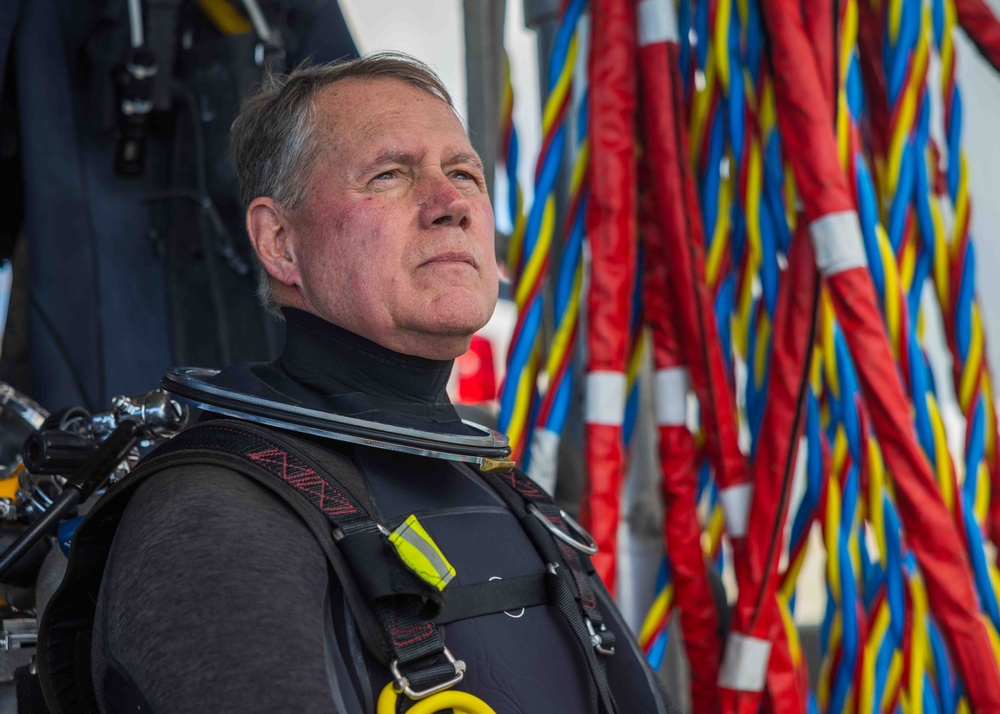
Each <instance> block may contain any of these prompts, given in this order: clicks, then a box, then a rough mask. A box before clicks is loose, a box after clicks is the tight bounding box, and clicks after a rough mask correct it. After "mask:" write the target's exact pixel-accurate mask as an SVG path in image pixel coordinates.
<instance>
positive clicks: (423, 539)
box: [389, 515, 455, 590]
mask: <svg viewBox="0 0 1000 714" xmlns="http://www.w3.org/2000/svg"><path fill="white" fill-rule="evenodd" d="M389 542H390V543H392V545H393V546H394V547H395V548H396V552H397V553H398V554H399V557H400V558H401V559H402V561H403V562H404V563H406V565H407V567H409V568H410V570H412V571H413V572H414V573H416V574H417V575H419V576H420V578H421V579H422V580H424V581H426V582H428V583H430V584H431V585H433V586H434V587H436V588H437V589H438V590H444V588H445V586H446V585H447V584H448V583H450V582H451V580H452V578H454V577H455V568H453V567H452V565H451V563H449V562H448V559H447V558H445V557H444V553H442V552H441V549H440V548H438V547H437V543H435V542H434V539H433V538H431V536H430V534H429V533H428V532H427V531H426V530H424V527H423V526H422V525H420V521H418V520H417V517H416V516H414V515H410V517H409V518H407V519H406V520H405V521H403V523H402V524H401V525H400V526H399V527H398V528H397V529H396V530H394V531H393V532H392V533H391V534H389Z"/></svg>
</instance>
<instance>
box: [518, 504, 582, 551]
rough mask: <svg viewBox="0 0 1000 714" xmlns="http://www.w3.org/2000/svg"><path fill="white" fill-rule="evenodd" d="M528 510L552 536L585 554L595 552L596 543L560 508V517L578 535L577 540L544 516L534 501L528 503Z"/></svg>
mask: <svg viewBox="0 0 1000 714" xmlns="http://www.w3.org/2000/svg"><path fill="white" fill-rule="evenodd" d="M528 512H529V513H531V515H533V516H534V517H535V518H537V519H538V520H539V521H540V522H541V524H542V525H543V526H545V527H546V528H548V529H549V532H550V533H551V534H552V535H553V536H555V537H556V538H558V539H559V540H561V541H562V542H563V543H565V544H566V545H568V546H570V547H571V548H576V549H577V550H578V551H580V552H581V553H586V554H587V555H594V554H595V553H596V552H597V543H595V542H594V539H593V538H591V537H590V534H589V533H588V532H587V531H586V530H585V529H584V527H583V526H581V525H580V524H579V523H577V522H576V521H575V520H574V519H573V518H572V517H571V516H570V515H569V514H568V513H566V511H564V510H562V509H561V508H560V509H559V515H560V517H562V519H563V520H564V521H565V522H566V526H567V527H568V528H569V529H571V530H572V531H573V533H574V535H577V536H579V538H580V540H577V539H576V538H574V537H573V535H570V534H569V533H567V532H566V531H564V530H562V529H560V528H559V526H557V525H556V524H555V523H553V522H552V521H550V520H549V519H548V518H546V517H545V514H544V513H542V512H541V510H540V509H539V508H538V506H536V505H535V504H534V503H529V504H528Z"/></svg>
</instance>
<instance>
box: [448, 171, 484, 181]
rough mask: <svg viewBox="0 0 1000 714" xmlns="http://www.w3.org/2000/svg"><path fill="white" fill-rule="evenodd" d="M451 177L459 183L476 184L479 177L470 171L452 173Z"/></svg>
mask: <svg viewBox="0 0 1000 714" xmlns="http://www.w3.org/2000/svg"><path fill="white" fill-rule="evenodd" d="M451 175H452V176H454V177H455V178H457V179H458V180H460V181H476V182H477V183H478V181H479V176H477V175H476V174H474V173H472V172H471V171H453V172H452V174H451Z"/></svg>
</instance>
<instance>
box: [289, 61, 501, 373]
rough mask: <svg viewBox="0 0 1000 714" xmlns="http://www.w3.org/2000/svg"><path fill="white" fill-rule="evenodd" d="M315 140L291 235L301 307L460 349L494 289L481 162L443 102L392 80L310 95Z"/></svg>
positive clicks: (346, 323)
mask: <svg viewBox="0 0 1000 714" xmlns="http://www.w3.org/2000/svg"><path fill="white" fill-rule="evenodd" d="M315 108H316V113H315V121H316V122H317V127H316V128H317V130H318V136H319V144H320V147H321V150H320V154H319V157H318V159H317V161H316V165H315V169H314V171H313V174H312V176H311V177H310V180H309V190H308V194H307V196H306V198H305V200H304V201H303V203H302V204H300V205H299V206H298V207H297V208H295V209H294V210H293V211H291V212H290V231H289V236H290V240H291V242H292V246H293V248H292V249H293V250H294V252H295V255H296V260H297V263H298V268H299V274H300V276H299V286H298V287H299V290H300V295H301V297H302V300H303V303H304V307H305V309H307V310H309V311H311V312H313V313H315V314H316V315H319V316H320V317H322V318H324V319H326V320H328V321H330V322H333V323H335V324H337V325H340V326H341V327H345V328H347V329H349V330H351V331H352V332H355V333H357V334H359V335H362V336H363V337H366V338H368V339H370V340H372V341H374V342H377V343H379V344H381V345H383V346H384V347H388V348H390V349H394V350H396V351H398V352H403V353H406V354H413V355H418V356H422V357H428V358H432V359H450V358H452V357H456V356H457V355H459V354H461V353H462V352H464V351H465V349H467V347H468V341H469V339H470V337H471V336H472V334H473V333H474V332H475V331H476V330H478V329H479V328H480V327H482V326H483V325H484V324H486V322H487V320H489V318H490V315H491V314H492V313H493V308H494V307H495V305H496V299H497V269H496V259H495V256H494V252H493V235H494V234H493V209H492V207H491V206H490V201H489V196H488V195H487V192H486V184H485V181H484V178H483V170H482V164H481V162H480V161H479V158H478V157H477V156H476V153H475V151H474V150H473V149H472V146H471V144H470V143H469V139H468V137H467V136H466V134H465V130H464V129H463V127H462V124H461V122H459V120H458V117H456V116H455V113H454V112H453V111H452V110H451V108H450V107H448V105H447V104H446V103H445V102H444V101H442V100H440V99H438V98H437V97H434V96H432V95H431V94H428V93H426V92H423V91H420V90H418V89H416V88H415V87H412V86H410V85H408V84H405V83H403V82H401V81H398V80H394V79H375V80H357V79H347V80H343V81H341V82H338V83H337V84H335V85H333V86H331V87H329V88H327V89H325V90H323V91H322V92H320V93H319V95H318V96H317V98H316V104H315Z"/></svg>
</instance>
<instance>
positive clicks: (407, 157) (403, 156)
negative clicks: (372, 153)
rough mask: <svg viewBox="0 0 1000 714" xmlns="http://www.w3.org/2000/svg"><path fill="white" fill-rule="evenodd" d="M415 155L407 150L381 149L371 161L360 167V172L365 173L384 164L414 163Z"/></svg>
mask: <svg viewBox="0 0 1000 714" xmlns="http://www.w3.org/2000/svg"><path fill="white" fill-rule="evenodd" d="M416 161H417V157H416V156H415V155H414V154H412V153H411V152H409V151H403V150H402V149H389V150H388V151H383V152H382V153H381V154H379V155H378V156H376V157H375V158H374V159H372V160H371V161H369V162H367V163H365V165H364V166H362V167H361V171H360V173H362V174H366V173H368V172H369V171H374V170H375V169H378V168H380V167H382V166H385V165H386V164H404V165H409V164H413V163H416Z"/></svg>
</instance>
